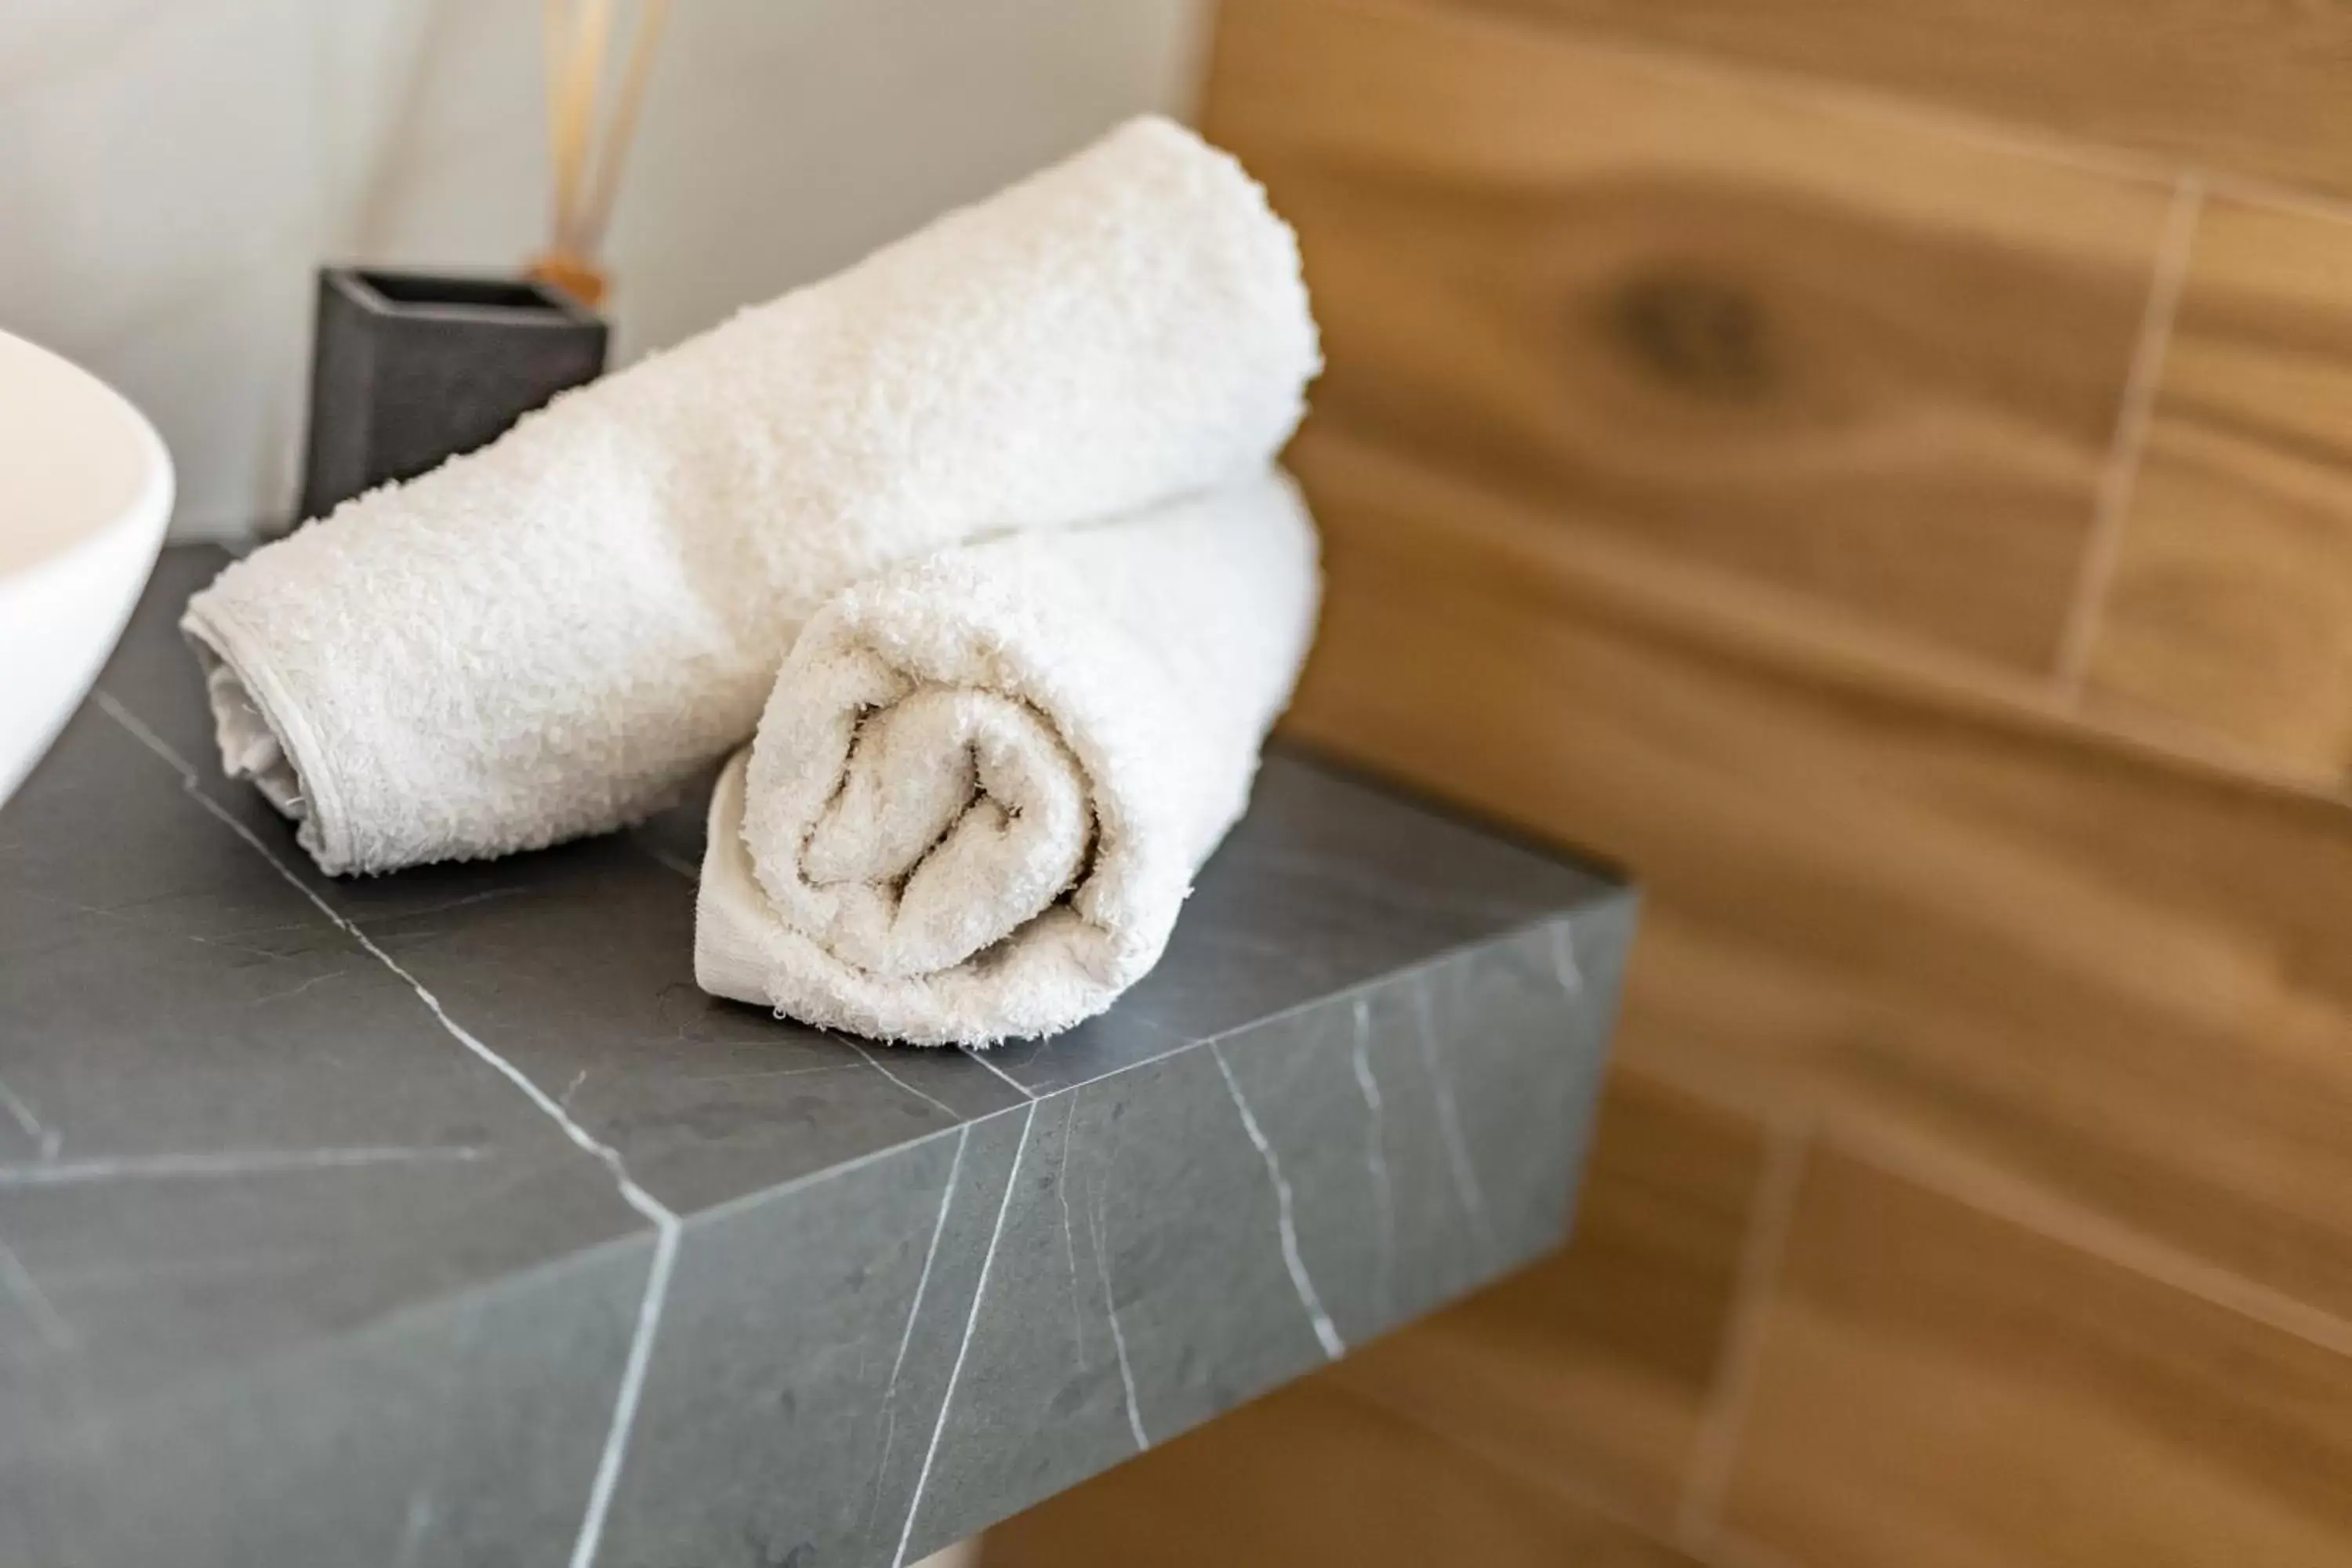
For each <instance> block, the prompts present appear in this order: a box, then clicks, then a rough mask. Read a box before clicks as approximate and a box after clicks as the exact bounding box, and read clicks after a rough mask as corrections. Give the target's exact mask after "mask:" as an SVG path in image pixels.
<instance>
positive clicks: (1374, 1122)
mask: <svg viewBox="0 0 2352 1568" xmlns="http://www.w3.org/2000/svg"><path fill="white" fill-rule="evenodd" d="M1353 1014H1354V1018H1353V1026H1354V1029H1355V1037H1354V1038H1353V1039H1352V1040H1351V1041H1350V1042H1349V1050H1348V1057H1349V1064H1350V1065H1351V1066H1352V1067H1353V1068H1354V1069H1355V1073H1356V1090H1357V1092H1358V1093H1360V1094H1361V1095H1362V1096H1363V1097H1364V1165H1365V1168H1366V1170H1368V1171H1369V1172H1370V1174H1371V1180H1372V1211H1373V1213H1374V1214H1375V1215H1377V1216H1378V1217H1379V1221H1380V1237H1381V1250H1380V1263H1379V1271H1378V1272H1377V1273H1376V1274H1375V1275H1374V1276H1373V1278H1372V1292H1373V1298H1372V1299H1373V1300H1375V1301H1377V1302H1378V1303H1379V1305H1380V1310H1381V1318H1382V1319H1383V1320H1386V1319H1388V1318H1391V1317H1393V1316H1394V1315H1395V1312H1396V1239H1397V1238H1396V1191H1395V1189H1394V1188H1393V1187H1392V1186H1391V1184H1390V1181H1389V1155H1388V1117H1387V1110H1386V1108H1385V1106H1384V1105H1383V1104H1382V1102H1381V1080H1380V1078H1379V1076H1378V1075H1377V1074H1375V1073H1374V1072H1373V1071H1372V1057H1371V1044H1372V1009H1371V1004H1370V1002H1368V1001H1367V1000H1366V999H1365V998H1364V996H1363V994H1361V993H1358V994H1357V995H1356V997H1355V1005H1354V1008H1353Z"/></svg>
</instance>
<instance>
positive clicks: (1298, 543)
mask: <svg viewBox="0 0 2352 1568" xmlns="http://www.w3.org/2000/svg"><path fill="white" fill-rule="evenodd" d="M1315 557H1316V551H1315V531H1314V525H1313V523H1312V521H1310V520H1309V518H1308V517H1307V509H1306V505H1305V503H1304V502H1303V501H1301V500H1300V499H1299V497H1298V494H1297V489H1295V488H1294V487H1293V486H1292V484H1291V482H1290V480H1289V479H1287V478H1286V476H1283V475H1281V474H1279V473H1274V472H1270V473H1268V474H1266V475H1265V476H1263V477H1260V478H1256V479H1251V480H1247V481H1244V482H1243V483H1241V484H1239V485H1236V486H1234V487H1231V488H1228V489H1224V490H1223V491H1220V492H1218V493H1216V494H1213V495H1210V496H1205V497H1202V498H1198V499H1195V500H1186V501H1182V502H1179V503H1176V504H1174V505H1171V506H1168V507H1165V508H1162V509H1160V510H1157V511H1154V512H1150V513H1148V514H1145V515H1143V516H1139V517H1135V518H1130V519H1128V520H1125V521H1118V522H1112V523H1105V524H1103V525H1100V526H1098V527H1095V528H1088V529H1081V530H1077V531H1067V532H1062V533H1057V534H1052V535H1038V534H1022V535H1015V536H1012V537H1009V538H1006V539H1003V540H1001V541H996V542H990V543H986V544H979V545H971V546H968V547H966V548H964V549H961V550H956V551H951V552H946V553H944V554H942V555H940V556H936V557H933V558H931V559H929V560H928V561H924V562H921V563H917V564H914V565H910V566H902V567H898V568H897V569H895V570H893V571H891V572H889V573H887V574H883V575H881V576H879V577H877V578H875V579H873V580H871V581H869V582H866V583H863V584H859V585H857V586H856V587H854V588H851V589H850V590H848V591H847V592H846V593H844V594H843V595H840V596H839V597H838V598H836V599H835V600H834V601H833V602H832V603H831V604H830V605H826V606H825V608H824V610H823V611H822V612H821V613H820V614H819V615H818V616H816V618H815V619H814V620H813V621H811V622H810V623H809V626H808V629H807V630H806V631H804V632H803V633H802V634H801V638H800V641H799V642H798V643H797V644H795V645H794V647H793V651H792V655H791V657H790V658H787V659H786V660H785V662H784V667H783V670H782V673H781V674H780V675H779V676H778V678H777V679H776V688H775V691H774V693H773V695H772V696H771V697H770V698H769V699H768V706H767V710H766V712H765V713H764V714H762V715H761V720H760V731H759V736H758V739H757V740H755V741H754V742H752V744H751V748H750V750H749V751H748V752H743V753H739V754H738V755H737V756H736V757H735V758H734V759H733V760H732V761H731V762H730V763H729V764H728V765H727V768H726V771H725V772H724V773H722V774H721V775H720V778H719V788H718V792H717V794H716V795H714V796H713V797H712V800H711V805H710V841H709V849H708V850H707V851H706V853H705V858H704V860H703V866H702V884H701V891H700V894H699V897H698V900H697V902H696V908H695V922H694V957H695V975H696V978H697V979H698V981H699V982H700V983H701V984H702V986H703V988H704V989H705V990H707V991H710V992H713V993H715V994H719V995H721V996H730V997H733V998H735V999H736V1000H738V1001H743V1002H756V1003H762V1004H765V1005H771V1006H773V1007H774V1008H776V1009H777V1010H778V1011H779V1012H781V1013H783V1014H785V1015H786V1016H791V1017H794V1018H798V1019H801V1020H803V1022H806V1023H811V1024H818V1025H823V1026H827V1027H833V1028H841V1029H847V1030H851V1031H854V1032H856V1033H858V1034H862V1035H868V1036H872V1037H877V1038H887V1039H901V1040H908V1041H912V1042H914V1043H916V1044H918V1045H944V1044H950V1043H961V1044H983V1043H986V1042H989V1041H993V1040H997V1039H1002V1038H1005V1037H1021V1036H1032V1035H1045V1034H1052V1033H1054V1032H1055V1031H1057V1030H1060V1029H1066V1028H1068V1027H1069V1026H1071V1025H1073V1024H1076V1023H1077V1022H1079V1021H1080V1020H1082V1019H1085V1018H1087V1017H1090V1016H1093V1015H1095V1014H1097V1013H1099V1012H1101V1011H1102V1010H1103V1009H1104V1008H1106V1007H1108V1006H1109V1005H1110V1004H1111V1002H1112V1000H1113V999H1114V998H1116V997H1117V996H1118V994H1119V992H1121V991H1122V990H1124V989H1126V988H1127V987H1128V986H1129V985H1130V984H1134V983H1135V981H1137V980H1138V979H1139V978H1140V977H1141V976H1142V975H1143V974H1144V973H1146V972H1148V971H1149V970H1150V968H1151V966H1152V964H1154V963H1157V962H1158V961H1159V958H1160V951H1161V950H1162V949H1163V948H1164V947H1165V946H1166V945H1167V942H1168V933H1169V931H1170V930H1171V928H1172V927H1173V926H1174V924H1175V923H1176V914H1177V910H1178V909H1179V907H1180V906H1181V904H1182V903H1183V901H1184V897H1185V894H1186V893H1187V892H1188V891H1190V889H1191V887H1192V875H1193V873H1194V872H1195V871H1196V870H1198V869H1199V868H1200V865H1201V862H1202V861H1203V860H1204V859H1206V858H1208V855H1209V852H1210V850H1212V849H1213V848H1214V847H1216V844H1217V841H1218V840H1219V839H1220V838H1222V837H1224V833H1225V830H1226V829H1227V828H1228V827H1230V826H1232V825H1233V823H1234V820H1235V819H1236V818H1237V817H1238V816H1240V815H1241V812H1242V808H1243V806H1244V805H1245V804H1247V801H1248V798H1249V786H1250V780H1251V778H1252V777H1253V776H1254V775H1255V772H1256V769H1257V759H1258V747H1259V745H1260V743H1261V742H1263V741H1264V740H1265V732H1266V730H1267V728H1268V726H1270V725H1271V724H1272V723H1273V722H1274V720H1275V717H1276V714H1278V713H1279V712H1280V711H1281V710H1282V709H1283V706H1284V705H1285V704H1286V702H1287V701H1288V700H1289V697H1290V689H1291V685H1292V683H1293V681H1294V680H1295V679H1297V673H1298V667H1299V663H1300V661H1301V660H1302V659H1303V658H1305V657H1306V652H1307V644H1308V642H1309V641H1310V640H1311V639H1312V637H1313V635H1314V624H1315V613H1316V604H1317V599H1318V576H1317V572H1316V560H1315Z"/></svg>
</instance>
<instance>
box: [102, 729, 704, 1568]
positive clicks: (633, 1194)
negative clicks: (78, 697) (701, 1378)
mask: <svg viewBox="0 0 2352 1568" xmlns="http://www.w3.org/2000/svg"><path fill="white" fill-rule="evenodd" d="M91 700H92V701H94V702H96V703H97V704H98V706H99V707H100V709H101V710H103V711H104V712H105V713H106V715H107V717H109V718H110V719H112V720H113V721H115V722H116V723H117V724H119V725H121V727H122V729H123V730H125V731H128V732H129V733H130V735H131V739H133V740H135V741H137V742H139V743H140V744H141V745H142V746H144V747H146V748H147V750H148V751H150V752H153V753H154V754H155V756H156V757H157V758H159V759H160V760H161V761H162V762H163V763H164V765H165V766H167V767H169V768H171V769H172V771H173V772H174V773H178V774H179V775H180V786H181V788H182V789H184V791H185V792H186V793H187V795H188V796H189V798H190V799H192V800H194V802H195V803H196V804H197V805H199V806H201V807H203V808H204V810H205V812H206V813H207V814H209V815H210V816H212V817H213V818H214V819H215V820H216V821H218V822H219V823H220V824H221V825H222V826H225V827H226V828H227V829H228V830H229V831H230V832H232V833H234V834H236V836H237V837H239V838H241V839H243V840H245V842H246V844H247V846H248V847H251V848H252V850H253V851H254V853H256V854H257V855H259V856H260V857H261V858H262V859H263V860H264V861H265V862H266V863H267V864H268V867H269V868H270V869H271V870H273V871H275V872H277V873H278V877H279V879H281V880H283V881H284V882H285V883H286V884H287V885H288V886H289V887H290V888H292V889H294V890H295V891H296V892H298V893H299V894H301V895H302V896H303V897H304V898H305V899H307V900H310V903H311V904H312V905H313V906H314V907H315V908H316V909H317V910H319V912H320V913H321V914H323V915H325V916H326V917H327V919H328V920H330V921H332V922H333V923H334V924H335V925H336V926H338V927H340V928H341V930H342V931H343V932H344V934H345V935H347V936H349V937H350V938H351V939H352V941H353V942H357V943H359V945H360V946H361V947H362V949H364V950H365V951H366V952H368V953H369V955H370V956H372V957H373V958H374V959H375V960H376V962H377V963H381V964H383V967H384V968H386V969H388V970H390V971H391V972H392V973H394V975H395V976H397V977H398V978H399V979H401V980H402V981H404V982H405V983H406V984H407V986H408V988H409V989H410V990H411V991H414V992H415V994H416V996H417V999H418V1000H419V1001H421V1002H423V1003H424V1004H425V1008H426V1009H427V1010H428V1011H429V1012H431V1013H432V1015H433V1016H434V1017H435V1018H436V1019H437V1020H439V1022H440V1025H441V1027H442V1029H443V1030H444V1031H445V1032H446V1033H447V1034H448V1035H449V1036H450V1037H452V1038H453V1039H455V1040H457V1043H458V1044H459V1045H461V1046H464V1047H466V1048H467V1050H468V1051H470V1052H472V1053H473V1054H474V1055H475V1056H476V1057H478V1058H480V1059H481V1060H482V1061H483V1062H484V1063H485V1064H487V1065H488V1067H489V1068H491V1069H492V1070H494V1071H495V1072H497V1073H498V1074H499V1076H500V1077H502V1078H504V1079H507V1080H508V1081H509V1083H511V1084H513V1085H514V1086H515V1087H516V1088H517V1089H520V1090H521V1091H522V1093H523V1095H524V1097H525V1098H526V1099H528V1100H530V1102H531V1103H532V1104H533V1105H534V1106H536V1107H537V1108H538V1109H539V1110H541V1112H542V1113H544V1114H545V1115H546V1116H547V1117H548V1118H549V1119H550V1120H551V1121H554V1122H555V1124H556V1125H557V1126H558V1127H559V1128H561V1129H562V1131H563V1133H564V1135H565V1136H566V1137H567V1138H569V1139H570V1140H571V1141H572V1142H573V1143H575V1144H577V1145H578V1146H579V1147H580V1148H582V1149H583V1150H585V1151H586V1152H588V1153H590V1154H592V1155H593V1156H595V1157H596V1159H597V1160H598V1161H599V1162H601V1163H603V1164H604V1167H605V1169H606V1170H607V1171H608V1172H609V1173H611V1174H612V1176H613V1179H614V1185H615V1187H616V1188H617V1189H618V1191H619V1194H620V1197H621V1201H622V1202H623V1203H625V1204H626V1205H628V1206H629V1207H630V1208H632V1209H634V1210H635V1211H636V1213H637V1214H638V1215H640V1216H642V1217H643V1218H644V1219H646V1221H647V1222H648V1223H649V1224H650V1225H651V1226H653V1229H654V1253H653V1258H652V1261H651V1262H650V1263H649V1264H648V1266H647V1267H646V1286H645V1292H644V1294H643V1296H642V1297H641V1298H640V1299H639V1300H638V1303H637V1321H636V1327H635V1331H633V1332H632V1333H631V1335H630V1339H629V1352H628V1357H627V1360H626V1361H625V1363H623V1365H622V1369H621V1380H620V1385H619V1387H618V1388H617V1389H616V1390H615V1392H614V1400H613V1418H612V1424H611V1426H610V1427H609V1428H608V1429H607V1431H606V1433H605V1438H604V1451H603V1452H602V1454H601V1455H600V1456H599V1457H598V1459H597V1463H596V1474H595V1479H594V1480H593V1482H592V1484H591V1486H590V1488H589V1494H588V1505H587V1508H586V1510H585V1511H584V1513H583V1516H582V1518H581V1521H580V1532H579V1535H578V1536H577V1538H576V1539H575V1540H574V1542H573V1544H572V1558H571V1564H572V1568H590V1565H591V1564H593V1563H594V1562H595V1560H596V1549H597V1547H598V1545H599V1544H600V1543H601V1542H602V1540H603V1537H604V1520H605V1516H606V1514H607V1512H608V1511H609V1510H610V1509H611V1507H612V1500H613V1493H614V1488H615V1487H616V1485H617V1484H618V1481H619V1479H620V1472H621V1466H622V1463H623V1461H624V1460H625V1458H626V1457H627V1454H628V1446H629V1436H630V1429H631V1428H632V1426H634V1425H635V1418H636V1411H637V1403H638V1399H639V1397H640V1396H641V1394H643V1392H644V1388H645V1380H646V1368H647V1367H648V1365H649V1364H650V1363H651V1361H652V1354H653V1342H654V1335H655V1332H656V1330H657V1329H658V1327H659V1325H660V1321H661V1311H662V1305H663V1302H664V1301H665V1300H666V1299H667V1295H668V1290H669V1279H670V1272H671V1265H672V1263H673V1261H674V1259H675V1258H676V1257H677V1240H678V1232H679V1228H680V1226H679V1222H678V1217H677V1215H676V1214H674V1213H672V1212H671V1211H670V1210H669V1208H668V1207H667V1206H666V1205H663V1204H662V1203H661V1202H659V1201H658V1200H657V1199H656V1198H655V1197H654V1196H653V1194H650V1193H648V1192H646V1190H645V1189H644V1188H643V1187H640V1186H639V1185H637V1184H636V1183H635V1180H633V1179H632V1178H631V1177H630V1175H629V1173H628V1167H627V1166H626V1165H625V1163H623V1162H622V1160H621V1156H620V1153H619V1152H618V1151H616V1150H614V1149H613V1148H612V1147H611V1146H610V1145H608V1144H605V1143H603V1142H598V1141H597V1139H596V1138H595V1137H593V1135H592V1134H591V1133H590V1132H589V1131H587V1130H586V1129H585V1128H583V1127H582V1126H581V1125H580V1124H579V1123H578V1122H577V1121H573V1120H572V1114H571V1112H569V1111H567V1110H564V1108H563V1107H562V1105H561V1104H560V1103H558V1102H557V1101H556V1100H553V1099H551V1098H550V1096H549V1095H548V1093H547V1091H546V1090H545V1089H541V1088H540V1087H539V1085H538V1084H536V1083H534V1082H533V1081H531V1079H530V1077H529V1076H528V1075H527V1074H525V1073H524V1072H523V1071H522V1069H521V1068H518V1067H516V1066H515V1065H514V1064H513V1063H512V1062H509V1061H508V1060H507V1059H506V1058H504V1057H502V1056H500V1055H499V1054H498V1053H497V1052H496V1051H493V1050H492V1049H490V1048H489V1047H488V1046H486V1045H484V1044H483V1043H482V1042H481V1041H480V1040H478V1039H477V1038H476V1037H474V1036H473V1034H472V1033H470V1032H469V1031H468V1030H467V1029H466V1028H465V1027H464V1026H462V1025H460V1024H459V1023H458V1022H457V1020H456V1019H455V1018H452V1017H451V1016H449V1014H448V1012H447V1010H446V1008H444V1007H443V1006H442V1005H441V999H440V998H439V997H437V996H436V995H435V994H433V993H432V992H431V991H430V990H428V989H426V988H425V984H423V983H422V982H420V981H419V980H418V979H417V978H416V977H415V975H414V974H411V973H409V972H408V971H407V970H406V969H405V968H404V967H402V965H401V963H399V961H398V960H396V959H394V957H393V956H392V955H391V954H390V953H388V952H385V951H384V950H383V948H381V947H379V946H377V945H376V943H375V942H374V940H373V938H371V937H369V935H368V934H367V933H366V932H365V931H362V930H361V929H360V928H359V926H358V925H357V924H355V923H354V922H353V921H351V920H349V919H348V918H346V917H345V916H344V915H342V914H341V913H340V912H339V911H338V910H336V909H335V907H334V906H333V905H331V904H330V903H328V902H327V900H325V899H323V898H321V897H320V896H319V894H318V892H317V891H316V890H315V889H312V888H310V886H309V885H308V884H307V883H305V882H304V881H303V880H302V879H300V878H299V877H298V876H296V875H295V874H294V872H293V871H292V870H291V869H290V868H288V866H287V865H286V863H285V862H284V861H282V860H280V859H279V858H278V856H277V855H276V854H275V853H273V852H272V851H271V849H270V847H269V846H268V845H267V844H264V843H263V842H262V841H261V839H260V837H258V836H257V835H256V834H255V833H254V831H253V830H252V829H251V828H249V827H247V826H246V825H245V824H244V823H242V822H239V821H238V820H237V819H236V817H235V816H232V815H230V813H229V812H228V811H227V809H226V808H225V807H224V806H222V805H220V803H218V802H217V801H215V800H214V799H213V798H212V797H211V796H210V795H206V794H205V792H204V788H203V785H202V783H201V781H200V780H199V779H198V777H197V775H196V771H195V769H194V767H193V766H191V765H190V764H189V763H188V761H187V759H186V758H184V757H183V756H181V755H180V753H179V752H177V751H176V750H174V749H173V746H172V744H171V742H168V741H165V740H164V739H163V737H162V736H161V735H159V734H157V733H156V732H155V731H153V730H152V729H150V728H148V726H147V724H146V723H145V722H144V721H142V720H141V719H140V718H139V717H138V716H137V715H136V714H134V713H132V712H131V710H129V709H128V708H125V707H124V706H123V705H122V704H121V702H120V701H118V700H116V699H115V698H114V697H113V696H112V695H111V694H110V693H109V692H107V691H105V690H104V689H100V690H97V691H94V692H93V693H92V694H91Z"/></svg>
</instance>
